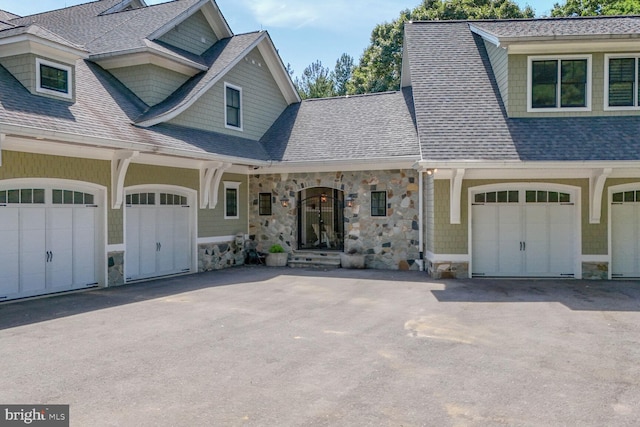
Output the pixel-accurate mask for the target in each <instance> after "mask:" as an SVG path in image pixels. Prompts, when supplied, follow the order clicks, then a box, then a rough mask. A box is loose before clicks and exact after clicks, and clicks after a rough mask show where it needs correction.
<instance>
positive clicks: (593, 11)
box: [551, 0, 640, 16]
mask: <svg viewBox="0 0 640 427" xmlns="http://www.w3.org/2000/svg"><path fill="white" fill-rule="evenodd" d="M638 14H640V2H638V1H637V0H604V1H603V0H600V1H597V0H567V1H566V2H565V3H564V4H559V3H556V4H555V5H553V9H552V10H551V16H598V15H638Z"/></svg>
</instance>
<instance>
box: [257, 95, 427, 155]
mask: <svg viewBox="0 0 640 427" xmlns="http://www.w3.org/2000/svg"><path fill="white" fill-rule="evenodd" d="M261 142H262V143H263V144H264V146H265V148H266V150H267V152H268V153H269V156H270V157H271V158H272V159H273V160H276V161H281V162H298V161H338V160H347V161H348V160H370V161H371V162H375V161H376V159H382V158H384V159H390V158H398V159H400V158H404V159H407V158H409V159H413V160H416V161H417V160H419V159H420V147H419V145H418V138H417V134H416V130H415V124H414V116H413V100H412V96H411V90H410V89H404V90H403V91H401V92H385V93H376V94H369V95H358V96H349V97H340V98H325V99H308V100H305V101H302V102H301V103H299V104H293V105H291V106H289V107H288V108H287V109H286V110H285V112H284V113H283V114H282V115H281V116H280V118H279V119H278V120H277V121H276V122H275V123H274V124H273V126H271V128H270V129H269V130H268V131H267V132H266V133H265V135H264V136H263V138H262V139H261Z"/></svg>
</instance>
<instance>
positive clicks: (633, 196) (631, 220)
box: [611, 190, 640, 278]
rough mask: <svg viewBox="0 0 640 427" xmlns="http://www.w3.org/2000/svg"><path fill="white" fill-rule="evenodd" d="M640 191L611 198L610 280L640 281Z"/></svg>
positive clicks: (613, 195) (623, 192)
mask: <svg viewBox="0 0 640 427" xmlns="http://www.w3.org/2000/svg"><path fill="white" fill-rule="evenodd" d="M639 239H640V191H638V190H625V191H615V192H614V193H613V194H612V197H611V277H612V278H638V277H640V241H639Z"/></svg>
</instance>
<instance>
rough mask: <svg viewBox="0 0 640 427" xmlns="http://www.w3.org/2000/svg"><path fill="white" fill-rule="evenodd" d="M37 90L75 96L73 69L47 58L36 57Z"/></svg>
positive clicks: (49, 93) (61, 95) (57, 94)
mask: <svg viewBox="0 0 640 427" xmlns="http://www.w3.org/2000/svg"><path fill="white" fill-rule="evenodd" d="M36 92H39V93H46V94H47V95H53V96H59V97H62V98H67V99H71V98H73V70H72V68H71V67H70V66H68V65H62V64H59V63H56V62H51V61H47V60H46V59H42V58H36Z"/></svg>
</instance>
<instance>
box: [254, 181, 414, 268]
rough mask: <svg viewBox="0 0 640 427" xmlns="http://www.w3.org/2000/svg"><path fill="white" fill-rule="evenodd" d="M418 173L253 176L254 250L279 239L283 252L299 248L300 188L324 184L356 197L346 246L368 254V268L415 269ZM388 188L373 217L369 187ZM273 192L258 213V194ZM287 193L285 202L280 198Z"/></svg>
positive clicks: (347, 211)
mask: <svg viewBox="0 0 640 427" xmlns="http://www.w3.org/2000/svg"><path fill="white" fill-rule="evenodd" d="M418 179H419V177H418V173H417V172H416V171H414V170H385V171H355V172H329V173H296V174H275V175H255V176H252V177H250V180H249V188H250V190H249V198H250V206H249V234H251V235H255V236H256V237H255V238H256V242H257V244H258V247H257V249H258V251H261V252H266V251H267V250H268V249H269V247H270V246H271V245H272V244H275V243H279V244H281V245H283V247H285V249H286V250H287V251H291V250H295V249H297V247H298V246H297V245H298V242H297V233H298V228H297V221H298V215H297V202H298V200H299V196H300V191H301V190H304V189H306V188H313V187H328V188H333V189H338V190H341V191H343V192H344V196H345V198H346V197H348V196H351V197H352V198H353V199H354V203H353V207H351V208H349V207H345V210H344V216H345V251H346V252H348V251H349V250H350V249H356V250H358V251H360V252H361V253H364V254H366V266H367V268H377V269H389V270H419V265H418V264H417V263H416V260H418V259H420V250H419V227H418V220H419V219H418V215H419V212H418V203H419V194H418V191H419V187H418ZM383 190H385V191H387V206H388V208H387V216H386V217H372V216H371V201H370V194H371V191H383ZM259 193H270V194H271V195H272V215H269V216H261V215H259V210H258V194H259ZM283 196H287V198H288V199H289V206H288V207H287V208H284V207H282V205H281V203H280V199H281V198H282V197H283Z"/></svg>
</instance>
